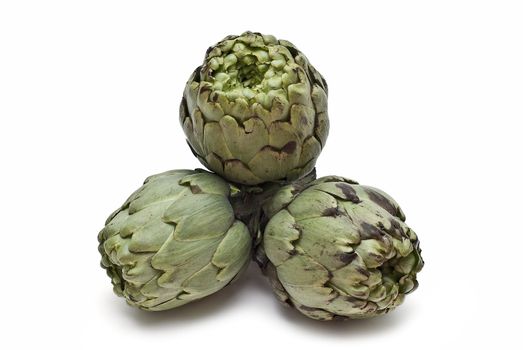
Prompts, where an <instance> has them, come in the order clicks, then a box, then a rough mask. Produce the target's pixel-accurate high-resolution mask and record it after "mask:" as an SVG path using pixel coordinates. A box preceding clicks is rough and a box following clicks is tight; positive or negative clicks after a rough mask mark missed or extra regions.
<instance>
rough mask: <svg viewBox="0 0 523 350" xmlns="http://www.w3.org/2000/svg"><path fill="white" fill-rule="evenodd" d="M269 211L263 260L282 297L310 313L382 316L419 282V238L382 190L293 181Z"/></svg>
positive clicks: (329, 180)
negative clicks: (417, 276) (294, 182)
mask: <svg viewBox="0 0 523 350" xmlns="http://www.w3.org/2000/svg"><path fill="white" fill-rule="evenodd" d="M264 215H265V222H266V223H265V224H264V225H263V227H262V230H263V242H262V244H261V245H260V246H259V249H258V252H257V260H258V262H259V264H260V265H261V266H262V268H263V269H264V271H265V273H266V274H267V275H268V277H269V279H270V280H271V284H272V286H273V289H274V291H275V293H276V295H277V297H278V298H279V299H280V300H281V301H282V302H285V303H287V304H289V305H291V306H294V307H295V308H296V309H297V310H299V311H300V312H301V313H303V314H304V315H306V316H308V317H311V318H314V319H319V320H331V319H333V318H366V317H372V316H376V315H380V314H383V313H386V312H388V311H390V310H392V309H394V308H395V307H397V306H398V305H400V304H401V303H402V302H403V299H404V297H405V295H406V294H407V293H410V292H412V291H413V290H415V289H416V287H417V285H418V283H417V281H416V274H417V273H418V272H419V271H420V270H421V268H422V267H423V260H422V258H421V255H420V252H421V250H420V248H419V242H418V238H417V236H416V234H415V233H414V231H413V230H411V229H410V228H409V227H407V225H405V222H404V221H405V215H404V214H403V212H402V211H401V209H400V207H399V206H398V204H397V203H396V202H395V201H394V200H393V199H392V198H391V197H389V196H388V195H387V194H385V193H384V192H382V191H380V190H378V189H375V188H372V187H366V186H361V185H358V184H357V183H356V182H354V181H351V180H348V179H345V178H342V177H336V176H329V177H324V178H320V179H318V180H316V181H314V182H311V183H309V184H306V185H303V184H298V185H294V184H291V185H288V186H286V187H283V188H281V189H280V190H279V191H278V192H277V193H276V194H275V195H274V196H273V197H272V198H271V199H270V200H269V201H268V202H267V203H266V204H265V206H264Z"/></svg>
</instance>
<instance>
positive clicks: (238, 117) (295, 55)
mask: <svg viewBox="0 0 523 350" xmlns="http://www.w3.org/2000/svg"><path fill="white" fill-rule="evenodd" d="M180 123H181V124H182V126H183V130H184V132H185V135H186V137H187V141H188V143H189V146H190V147H191V149H192V151H193V153H194V154H195V155H196V157H197V158H198V159H199V160H200V162H201V163H202V164H204V165H205V166H206V167H207V168H208V169H210V170H212V171H214V172H216V173H218V174H219V175H221V176H223V177H224V178H225V179H227V180H229V181H233V182H237V183H241V184H245V185H255V184H260V183H263V182H269V181H290V180H296V179H298V178H300V177H302V176H304V175H306V174H308V173H309V172H310V171H311V170H312V169H313V168H314V165H315V163H316V159H317V158H318V156H319V154H320V152H321V150H322V148H323V147H324V146H325V142H326V139H327V135H328V130H329V121H328V116H327V83H326V82H325V79H323V77H322V76H321V75H320V73H318V71H317V70H316V69H315V68H314V67H313V66H312V65H311V64H310V63H309V61H308V60H307V58H306V57H305V56H304V55H303V54H302V53H301V52H300V51H299V50H298V49H296V47H295V46H294V45H293V44H291V43H290V42H288V41H286V40H277V39H276V38H274V37H273V36H270V35H262V34H259V33H251V32H246V33H244V34H242V35H240V36H228V37H226V38H225V39H223V40H222V41H220V42H219V43H218V44H216V45H215V46H213V47H210V48H209V49H208V50H207V54H206V55H205V59H204V62H203V64H202V65H201V66H200V67H198V68H197V69H196V70H195V71H194V73H193V74H192V75H191V77H190V78H189V80H188V82H187V85H186V87H185V90H184V95H183V98H182V102H181V105H180Z"/></svg>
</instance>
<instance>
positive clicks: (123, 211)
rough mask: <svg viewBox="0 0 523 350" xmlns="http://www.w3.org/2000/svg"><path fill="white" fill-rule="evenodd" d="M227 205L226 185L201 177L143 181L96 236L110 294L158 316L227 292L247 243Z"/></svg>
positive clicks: (182, 173)
mask: <svg viewBox="0 0 523 350" xmlns="http://www.w3.org/2000/svg"><path fill="white" fill-rule="evenodd" d="M230 197H231V187H230V185H229V184H228V183H227V182H226V181H224V180H223V179H221V178H220V177H218V176H216V175H214V174H211V173H208V172H205V171H193V170H173V171H168V172H165V173H162V174H158V175H153V176H150V177H149V178H147V179H146V180H145V183H144V185H143V186H142V187H141V188H139V189H138V190H137V191H136V192H134V193H133V194H132V195H131V196H130V197H129V199H127V200H126V201H125V203H124V204H123V205H122V206H121V207H120V208H119V209H118V210H116V211H115V212H114V213H113V214H112V215H111V216H110V217H109V218H108V219H107V221H106V225H105V227H104V229H102V231H101V232H100V233H99V235H98V241H99V251H100V253H101V255H102V262H101V264H102V267H104V268H105V269H106V270H107V274H108V275H109V277H111V280H112V283H113V286H114V292H115V293H116V294H117V295H119V296H123V297H125V298H126V300H127V302H128V303H129V304H131V305H133V306H137V307H139V308H141V309H145V310H151V311H159V310H167V309H171V308H175V307H178V306H181V305H183V304H186V303H188V302H191V301H193V300H197V299H200V298H203V297H205V296H207V295H210V294H212V293H215V292H217V291H219V290H220V289H222V288H223V287H225V286H226V285H227V284H229V283H230V282H231V281H232V280H233V279H234V278H235V277H236V276H237V275H238V274H239V273H240V272H241V271H242V269H243V268H244V267H245V266H246V265H247V264H248V262H249V261H250V256H251V242H252V238H251V235H250V233H249V230H248V228H247V226H246V225H245V224H244V223H243V222H242V221H240V220H238V219H237V218H236V217H235V213H234V210H233V207H232V205H231V202H230Z"/></svg>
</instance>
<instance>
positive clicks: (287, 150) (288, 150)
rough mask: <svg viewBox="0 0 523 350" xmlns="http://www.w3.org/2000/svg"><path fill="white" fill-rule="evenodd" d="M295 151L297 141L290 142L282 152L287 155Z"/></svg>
mask: <svg viewBox="0 0 523 350" xmlns="http://www.w3.org/2000/svg"><path fill="white" fill-rule="evenodd" d="M295 150H296V142H295V141H291V142H288V143H287V144H286V145H285V146H283V148H282V149H281V151H282V152H284V153H287V154H291V153H294V151H295Z"/></svg>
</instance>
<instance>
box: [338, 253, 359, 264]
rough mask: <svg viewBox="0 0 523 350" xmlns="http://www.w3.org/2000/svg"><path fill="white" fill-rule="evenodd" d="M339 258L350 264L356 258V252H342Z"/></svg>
mask: <svg viewBox="0 0 523 350" xmlns="http://www.w3.org/2000/svg"><path fill="white" fill-rule="evenodd" d="M338 258H339V259H340V260H341V261H342V262H343V263H345V264H347V265H348V264H350V263H351V262H352V261H353V260H354V259H356V253H355V252H351V253H342V254H339V255H338Z"/></svg>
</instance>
